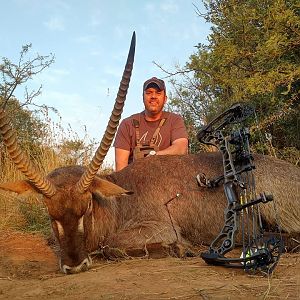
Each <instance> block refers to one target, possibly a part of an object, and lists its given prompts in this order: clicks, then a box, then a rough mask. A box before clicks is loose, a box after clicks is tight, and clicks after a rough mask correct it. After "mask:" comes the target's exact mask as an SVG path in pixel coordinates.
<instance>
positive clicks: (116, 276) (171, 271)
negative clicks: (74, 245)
mask: <svg viewBox="0 0 300 300" xmlns="http://www.w3.org/2000/svg"><path fill="white" fill-rule="evenodd" d="M74 298H76V299H77V300H79V299H300V254H284V255H283V256H282V258H281V259H280V262H279V264H278V266H277V267H276V269H275V271H274V273H273V275H272V276H271V277H265V276H262V275H249V274H246V273H245V272H244V271H243V270H236V269H226V268H224V267H215V266H208V265H206V264H205V262H204V261H203V260H202V259H200V258H189V259H184V260H182V259H176V258H164V259H130V260H123V261H120V262H105V261H101V262H99V261H98V262H96V263H95V264H94V265H93V268H92V269H91V270H89V271H87V272H84V273H80V274H75V275H63V274H61V273H60V272H59V270H58V265H57V259H56V256H55V254H54V252H53V251H52V249H51V248H50V247H49V246H48V245H47V242H46V241H45V240H44V239H43V238H42V237H40V236H37V235H31V234H20V233H14V232H7V233H3V232H2V233H0V299H74Z"/></svg>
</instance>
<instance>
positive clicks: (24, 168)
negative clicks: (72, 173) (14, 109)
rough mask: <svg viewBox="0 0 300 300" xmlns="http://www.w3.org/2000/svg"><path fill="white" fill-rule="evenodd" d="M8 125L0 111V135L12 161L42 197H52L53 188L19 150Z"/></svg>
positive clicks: (2, 111) (6, 119) (8, 122)
mask: <svg viewBox="0 0 300 300" xmlns="http://www.w3.org/2000/svg"><path fill="white" fill-rule="evenodd" d="M10 123H11V122H10V119H9V118H8V116H7V114H6V112H5V111H4V109H0V133H1V134H2V137H3V142H4V144H5V145H6V148H7V151H8V153H9V155H10V157H11V159H12V161H13V162H14V163H15V165H16V166H17V168H18V169H19V170H20V171H21V172H22V173H23V174H24V175H25V176H26V177H27V178H28V179H29V180H30V181H31V182H32V184H33V185H34V186H35V187H36V188H37V189H38V190H40V191H41V192H42V194H43V195H45V196H46V197H48V198H50V197H52V196H54V194H55V193H56V188H55V186H54V185H53V184H52V183H51V182H50V181H49V180H48V179H46V178H45V177H44V176H42V175H41V174H40V172H39V171H37V169H36V168H35V167H34V165H33V164H32V163H31V161H30V159H29V157H28V156H27V155H26V154H25V152H24V151H23V150H22V149H21V148H20V146H19V145H18V142H17V135H16V132H15V130H13V128H12V127H11V126H10Z"/></svg>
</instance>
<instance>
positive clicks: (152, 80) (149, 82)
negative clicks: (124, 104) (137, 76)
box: [143, 77, 166, 91]
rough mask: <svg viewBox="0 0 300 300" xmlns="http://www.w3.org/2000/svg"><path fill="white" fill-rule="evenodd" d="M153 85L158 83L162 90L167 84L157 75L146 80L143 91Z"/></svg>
mask: <svg viewBox="0 0 300 300" xmlns="http://www.w3.org/2000/svg"><path fill="white" fill-rule="evenodd" d="M151 85H156V86H157V87H158V88H159V89H160V90H161V91H163V90H164V91H165V90H166V85H165V82H164V81H163V80H161V79H158V78H156V77H152V78H150V79H148V80H146V81H145V82H144V85H143V91H145V90H146V89H147V88H149V87H151Z"/></svg>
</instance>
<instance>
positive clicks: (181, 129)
mask: <svg viewBox="0 0 300 300" xmlns="http://www.w3.org/2000/svg"><path fill="white" fill-rule="evenodd" d="M173 116H174V117H173V118H172V126H171V128H172V129H171V142H174V141H175V140H177V139H180V138H186V139H188V134H187V131H186V128H185V125H184V121H183V118H182V117H181V116H179V115H177V114H174V115H173Z"/></svg>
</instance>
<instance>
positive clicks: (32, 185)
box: [0, 37, 300, 274]
mask: <svg viewBox="0 0 300 300" xmlns="http://www.w3.org/2000/svg"><path fill="white" fill-rule="evenodd" d="M133 52H134V37H133V41H132V44H131V50H130V52H129V56H128V60H127V64H126V67H125V71H124V75H123V79H122V81H121V90H122V93H121V95H119V97H117V101H116V104H115V108H114V110H113V113H112V117H111V119H110V123H109V125H108V127H107V130H106V134H105V135H104V138H103V139H102V142H101V144H100V146H99V148H98V150H97V152H96V154H95V156H94V158H93V159H92V162H91V163H90V165H89V166H88V167H87V168H84V167H81V166H70V167H63V168H58V169H55V170H54V171H52V172H51V173H50V174H48V175H47V176H46V177H44V176H42V175H41V174H40V172H38V171H37V170H36V169H35V168H34V166H33V165H32V163H31V162H30V160H29V159H28V158H27V156H26V155H25V154H24V153H23V152H22V150H21V149H20V148H19V147H18V145H17V142H16V136H15V134H14V132H13V130H12V128H11V126H10V125H9V123H10V122H9V120H8V118H7V116H6V114H5V112H4V111H3V110H0V132H1V134H2V136H3V141H4V143H5V145H6V147H7V150H8V152H9V154H10V156H11V158H12V160H13V161H14V163H15V164H16V165H17V167H18V168H19V169H20V170H21V171H22V172H23V173H24V174H25V175H26V177H27V178H28V180H22V181H18V182H8V183H2V184H0V188H1V189H3V190H7V191H12V192H16V193H18V194H23V193H25V192H28V191H31V192H34V193H39V194H42V195H43V196H44V202H45V205H46V207H47V209H48V213H49V217H50V219H51V225H52V229H53V232H54V234H55V237H56V239H57V241H58V244H59V247H60V253H59V260H60V268H61V270H62V271H63V272H64V273H67V274H69V273H77V272H80V271H84V270H87V269H88V268H89V267H90V266H91V264H92V262H91V258H90V256H89V253H91V252H93V251H95V250H98V249H102V252H103V253H104V254H105V255H107V256H108V257H109V256H111V255H114V254H115V253H116V252H115V250H114V249H120V250H122V251H123V252H124V253H125V254H129V255H130V254H131V253H137V252H138V250H141V251H143V252H144V253H145V254H147V253H148V252H151V250H152V249H153V251H161V250H162V249H164V250H165V249H166V250H169V251H170V253H171V254H172V251H175V252H174V254H178V253H177V252H176V251H179V250H180V249H181V248H180V246H181V245H182V246H183V247H188V246H189V245H199V244H209V243H210V242H211V240H212V238H213V237H215V236H216V235H217V233H219V231H220V228H221V226H222V225H223V212H224V206H225V204H226V200H225V196H224V192H223V189H222V187H218V188H214V189H208V188H205V187H199V186H198V184H197V181H196V175H197V174H198V173H199V172H204V173H206V175H207V176H208V177H211V178H213V177H216V176H218V175H221V174H222V172H223V169H222V158H221V156H220V154H218V153H199V154H197V155H182V156H157V157H146V158H144V159H141V160H138V161H136V162H134V163H132V164H130V165H129V166H128V167H126V168H125V169H123V170H121V171H119V172H113V173H111V174H109V175H107V176H99V175H98V174H96V173H97V171H98V169H99V167H100V165H101V163H102V161H103V159H104V157H105V155H106V153H107V150H108V148H109V146H110V144H111V141H112V139H113V135H114V132H115V129H116V126H117V123H118V121H119V118H120V113H121V111H122V107H123V106H122V105H123V104H122V103H123V102H124V100H125V95H126V91H127V88H128V83H129V78H130V73H131V70H132V63H133ZM124 82H126V83H124ZM120 103H121V104H120ZM255 163H256V171H255V175H256V181H257V191H258V192H260V191H262V190H263V191H268V192H270V193H272V194H273V195H274V199H275V201H276V211H275V210H274V207H273V205H272V204H265V205H263V206H262V207H261V210H262V215H263V218H264V220H263V221H264V222H265V224H266V225H269V226H270V227H271V226H272V225H273V224H274V223H275V222H276V221H277V222H279V224H280V226H281V227H282V229H283V230H284V231H286V232H287V233H290V234H299V233H300V193H299V191H300V170H299V168H297V167H295V166H293V165H291V164H289V163H286V162H283V161H280V160H277V159H274V158H270V157H267V156H255ZM170 200H172V201H170ZM179 252H180V251H179Z"/></svg>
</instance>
